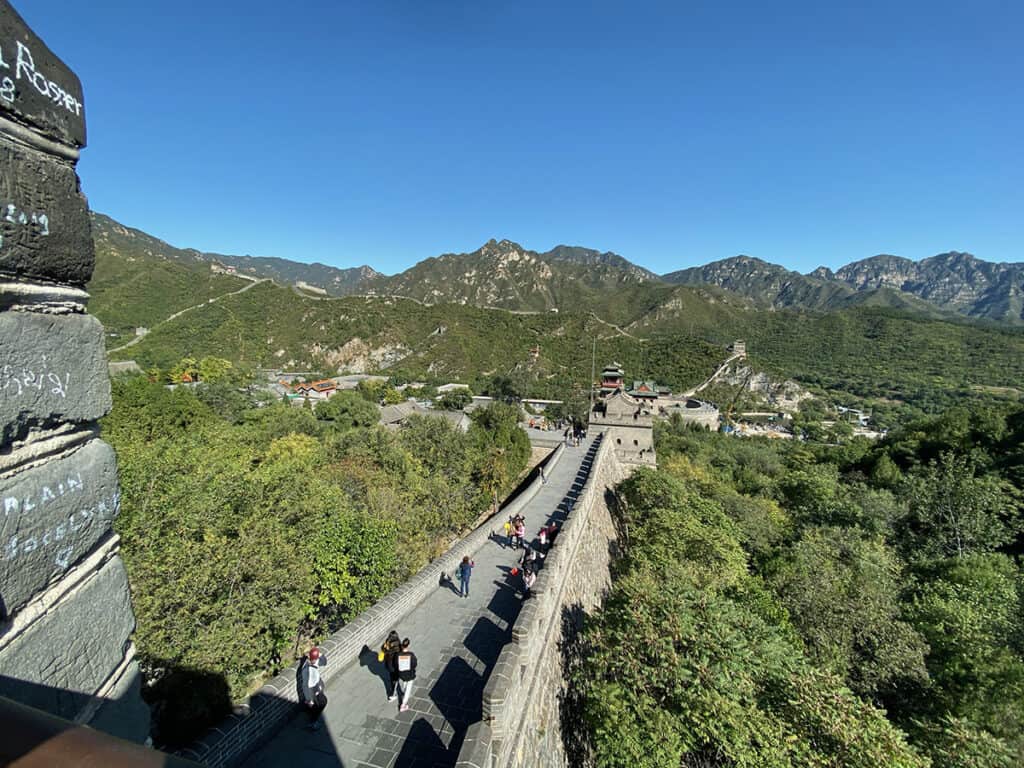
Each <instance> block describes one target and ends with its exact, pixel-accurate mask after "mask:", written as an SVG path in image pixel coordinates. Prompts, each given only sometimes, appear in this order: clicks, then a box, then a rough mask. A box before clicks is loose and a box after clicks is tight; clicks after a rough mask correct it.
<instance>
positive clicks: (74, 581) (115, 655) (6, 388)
mask: <svg viewBox="0 0 1024 768" xmlns="http://www.w3.org/2000/svg"><path fill="white" fill-rule="evenodd" d="M84 145H85V115H84V106H83V103H82V86H81V83H80V82H79V81H78V78H77V77H76V76H75V74H74V73H73V72H71V70H70V69H68V68H67V66H66V65H65V64H64V63H63V62H61V61H60V59H58V58H57V57H56V56H55V55H54V54H53V53H52V52H51V51H50V50H49V49H48V48H47V47H46V45H45V44H44V43H43V42H42V41H41V40H40V39H39V38H38V37H36V35H35V34H34V33H33V32H32V31H31V30H29V29H28V27H27V26H26V25H25V23H24V21H23V20H22V19H21V17H20V16H19V15H18V14H17V13H16V12H15V11H14V9H13V8H12V7H11V6H10V4H9V3H8V2H7V0H0V352H2V354H0V358H2V359H0V432H2V438H0V441H2V443H0V505H2V507H3V511H2V514H0V696H6V697H8V698H11V699H14V700H16V701H19V702H22V703H24V704H28V705H30V706H33V707H36V708H38V709H43V710H46V711H47V712H51V713H53V714H55V715H59V716H61V717H64V718H67V719H70V720H75V721H77V722H79V723H88V724H91V725H93V726H94V727H97V728H100V729H102V730H106V731H108V732H110V733H113V734H116V735H119V736H122V737H124V738H128V739H132V740H136V741H143V740H144V739H146V738H147V737H148V733H149V710H148V709H147V707H146V706H145V705H144V704H143V703H142V699H141V698H140V696H139V680H138V666H137V664H136V663H135V661H134V648H133V646H132V644H131V641H130V636H131V633H132V631H133V630H134V627H135V618H134V616H133V614H132V608H131V603H130V600H129V590H128V581H127V577H126V574H125V570H124V566H123V565H122V563H121V559H120V557H119V556H118V539H117V536H116V535H115V534H114V532H113V529H112V523H113V520H114V517H115V516H116V515H117V511H118V484H117V464H116V461H115V457H114V452H113V450H112V449H111V448H110V446H108V445H107V444H106V443H104V442H102V441H101V440H99V439H98V438H97V434H98V428H97V423H96V422H97V420H98V419H99V418H100V417H102V416H103V415H104V414H106V413H107V412H108V411H109V410H110V380H109V376H108V373H107V359H106V353H105V351H104V346H103V333H102V328H101V326H100V324H99V322H98V321H97V320H96V319H95V318H93V317H90V316H89V315H88V314H86V310H85V305H86V300H87V299H88V295H87V294H86V293H85V291H84V290H83V289H84V287H85V284H86V282H87V281H88V280H89V277H90V275H91V274H92V269H93V261H94V254H93V243H92V234H91V231H90V225H89V215H88V205H87V203H86V199H85V197H84V196H83V195H82V193H81V191H80V189H79V179H78V175H77V173H76V172H75V165H76V163H77V160H78V155H79V150H80V149H81V148H82V147H83V146H84Z"/></svg>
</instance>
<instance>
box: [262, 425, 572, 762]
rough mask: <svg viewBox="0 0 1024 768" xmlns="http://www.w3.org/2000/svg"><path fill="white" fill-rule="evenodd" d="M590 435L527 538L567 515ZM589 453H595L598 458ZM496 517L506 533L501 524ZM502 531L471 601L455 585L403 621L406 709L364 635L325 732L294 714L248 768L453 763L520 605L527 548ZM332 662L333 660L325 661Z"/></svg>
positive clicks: (567, 461)
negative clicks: (411, 657) (408, 667)
mask: <svg viewBox="0 0 1024 768" xmlns="http://www.w3.org/2000/svg"><path fill="white" fill-rule="evenodd" d="M591 445H592V441H588V442H586V443H585V444H584V445H582V446H581V447H579V448H567V449H566V452H565V454H564V455H563V456H562V459H561V461H559V463H558V465H557V466H556V467H555V468H554V469H552V470H551V471H550V476H549V477H548V480H547V483H546V485H544V486H543V487H542V488H541V490H540V491H539V492H538V493H537V495H536V497H534V499H533V500H532V501H531V502H530V504H529V506H528V507H527V512H526V523H527V525H526V528H527V536H533V535H535V534H536V532H537V530H538V529H539V528H540V526H541V525H542V524H545V523H547V522H549V521H551V520H557V521H559V523H561V522H562V521H563V520H564V519H565V515H566V511H567V505H566V503H565V502H566V501H569V500H571V499H573V498H575V494H576V493H577V492H578V491H579V490H580V488H581V487H582V484H583V481H584V480H585V479H586V473H587V472H588V471H589V466H590V462H589V461H588V462H587V463H586V464H585V465H584V464H583V461H584V459H585V458H587V457H588V456H590V448H591ZM591 457H592V456H591ZM502 522H503V521H501V520H498V521H497V522H496V523H495V528H496V532H497V533H499V534H500V533H502V531H501V530H500V529H501V523H502ZM503 539H504V536H500V537H496V538H495V539H492V540H491V541H490V542H488V543H487V544H486V545H484V547H482V548H481V549H480V550H479V551H478V552H477V553H476V555H475V556H474V560H475V561H476V567H475V568H474V569H473V577H472V580H471V581H470V596H469V598H466V599H464V598H461V597H459V595H458V587H457V585H455V586H451V587H449V586H442V587H438V589H437V591H436V592H435V593H433V594H432V595H431V596H430V597H429V598H427V599H426V600H425V601H424V602H422V603H421V604H420V605H418V606H417V607H416V608H415V609H414V610H413V611H412V612H411V613H410V614H409V615H408V616H406V617H405V619H403V620H402V622H401V623H400V624H399V626H397V627H396V629H397V630H398V633H399V634H400V635H401V636H402V637H408V638H410V640H411V641H412V644H411V649H412V650H413V651H414V652H415V653H416V657H417V659H418V662H419V664H418V669H417V678H416V684H415V688H414V689H413V695H412V698H411V700H410V710H409V711H408V712H402V713H399V712H398V702H397V701H395V702H389V701H388V700H387V693H386V690H385V676H386V672H385V671H384V665H383V664H381V663H379V662H378V661H377V656H376V653H375V651H376V649H377V648H379V647H380V644H381V643H382V642H383V640H384V638H383V637H371V638H367V639H366V642H367V644H368V645H369V646H370V648H371V649H372V651H374V652H373V653H370V654H364V656H363V658H361V659H360V661H359V663H358V664H352V665H351V666H349V667H348V668H347V669H345V670H343V671H342V672H340V673H339V674H337V675H336V676H334V677H333V678H332V679H331V681H330V683H329V684H328V687H327V696H328V699H329V703H328V705H327V709H326V710H325V712H324V719H323V728H321V729H320V730H319V731H315V732H310V731H308V730H307V729H306V727H305V726H306V719H305V718H304V717H297V718H294V719H293V720H292V721H291V722H289V724H288V725H286V726H285V727H284V728H283V729H282V730H281V731H280V732H279V733H278V734H277V735H276V736H275V737H274V738H273V739H272V740H271V741H270V742H269V743H268V744H267V745H266V746H264V747H263V749H261V750H260V751H258V752H256V753H255V754H254V755H253V756H252V757H251V758H250V759H249V760H248V761H247V762H246V763H245V765H246V766H249V768H280V767H282V766H288V768H321V767H324V766H343V768H441V767H442V766H443V767H444V768H451V766H454V765H455V762H456V760H457V759H458V754H459V749H460V748H461V746H462V740H463V738H464V736H465V733H466V728H467V727H468V726H469V725H470V724H471V723H474V722H476V721H478V720H480V718H481V698H482V693H483V688H484V684H485V683H486V682H487V678H488V676H489V675H490V672H491V668H492V667H493V665H494V663H495V661H497V658H498V654H499V653H500V651H501V649H502V647H503V646H504V645H505V644H506V643H507V642H508V641H509V639H510V636H511V629H512V625H513V624H514V623H515V620H516V617H517V616H518V615H519V608H520V606H521V603H522V595H521V594H520V591H519V587H520V583H521V581H520V579H519V578H518V577H512V576H510V575H509V570H510V569H511V568H512V567H513V565H514V564H515V563H516V561H517V560H518V557H519V555H520V554H521V550H519V551H513V550H510V549H507V548H504V544H503ZM328 663H330V659H328Z"/></svg>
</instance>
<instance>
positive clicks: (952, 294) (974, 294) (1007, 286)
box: [832, 251, 1024, 323]
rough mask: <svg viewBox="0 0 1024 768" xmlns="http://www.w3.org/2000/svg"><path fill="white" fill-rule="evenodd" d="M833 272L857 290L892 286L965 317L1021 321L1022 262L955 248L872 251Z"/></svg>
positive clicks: (1023, 308)
mask: <svg viewBox="0 0 1024 768" xmlns="http://www.w3.org/2000/svg"><path fill="white" fill-rule="evenodd" d="M832 277H833V279H834V280H836V281H840V282H843V283H845V284H847V285H850V286H852V287H854V288H855V289H856V290H858V291H863V290H871V289H875V288H881V287H888V288H895V289H897V290H899V291H902V292H904V293H910V294H913V295H915V296H919V297H920V298H922V299H925V300H926V301H929V302H931V303H932V304H935V305H936V306H938V307H942V308H943V309H949V310H953V311H956V312H960V313H961V314H965V315H968V316H969V317H979V318H986V319H989V320H1000V321H1006V322H1014V323H1019V322H1022V321H1024V263H1018V264H1005V263H1004V264H994V263H992V262H989V261H982V260H981V259H978V258H975V257H974V256H972V255H971V254H969V253H959V252H957V251H951V252H950V253H940V254H939V255H938V256H932V257H931V258H929V259H924V260H922V261H918V262H914V261H911V260H910V259H903V258H900V257H898V256H874V257H872V258H870V259H864V260H863V261H855V262H853V263H852V264H847V265H846V266H845V267H843V268H841V269H839V270H838V271H837V272H836V273H835V275H834V276H832Z"/></svg>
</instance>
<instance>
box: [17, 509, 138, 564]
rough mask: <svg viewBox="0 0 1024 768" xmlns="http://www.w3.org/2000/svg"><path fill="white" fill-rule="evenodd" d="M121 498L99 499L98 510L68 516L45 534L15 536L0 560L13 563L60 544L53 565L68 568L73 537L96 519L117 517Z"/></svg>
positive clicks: (45, 530) (36, 531)
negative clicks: (71, 538)
mask: <svg viewBox="0 0 1024 768" xmlns="http://www.w3.org/2000/svg"><path fill="white" fill-rule="evenodd" d="M120 500H121V499H120V494H119V493H115V494H114V495H113V496H110V497H108V498H103V499H100V500H99V501H98V502H97V503H96V504H95V506H92V507H88V508H87V509H80V510H78V511H77V512H73V513H71V514H70V515H68V517H67V520H61V521H60V522H59V523H57V524H56V525H53V526H50V527H49V528H44V529H42V530H35V531H33V530H30V531H28V532H27V533H17V534H13V535H11V536H10V537H8V539H7V543H6V544H4V545H3V549H2V550H0V560H3V561H7V562H10V561H12V560H17V559H18V558H20V557H23V556H25V555H31V554H32V553H33V552H36V551H37V550H38V551H43V550H49V549H50V548H52V547H53V546H55V545H57V544H63V546H61V547H60V548H59V549H58V550H57V551H56V552H55V553H54V556H53V558H54V559H53V563H54V565H56V566H57V567H58V568H67V567H68V565H69V564H70V562H71V555H72V553H73V552H74V542H73V541H67V542H65V539H69V538H70V536H71V534H73V533H78V532H80V531H84V530H85V529H87V528H89V527H90V526H91V525H92V524H93V521H94V520H95V519H96V518H99V519H100V520H101V521H104V522H105V521H108V520H110V519H112V518H113V517H115V516H116V515H117V508H118V504H119V503H120Z"/></svg>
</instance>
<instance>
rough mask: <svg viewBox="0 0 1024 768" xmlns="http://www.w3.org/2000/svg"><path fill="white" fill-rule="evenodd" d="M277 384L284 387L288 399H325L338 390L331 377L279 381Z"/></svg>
mask: <svg viewBox="0 0 1024 768" xmlns="http://www.w3.org/2000/svg"><path fill="white" fill-rule="evenodd" d="M278 384H279V385H281V386H283V387H284V388H285V390H286V391H287V397H288V399H289V400H298V401H302V400H314V401H320V400H327V399H328V398H330V397H331V395H333V394H334V393H335V392H337V391H338V385H337V384H336V383H335V382H334V380H333V379H320V380H319V381H299V382H295V383H288V382H285V381H280V382H278Z"/></svg>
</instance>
